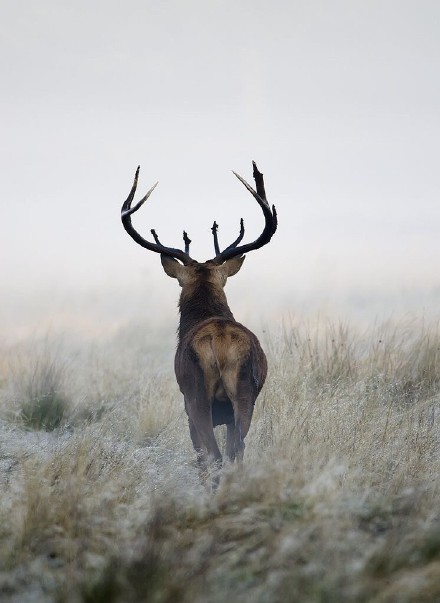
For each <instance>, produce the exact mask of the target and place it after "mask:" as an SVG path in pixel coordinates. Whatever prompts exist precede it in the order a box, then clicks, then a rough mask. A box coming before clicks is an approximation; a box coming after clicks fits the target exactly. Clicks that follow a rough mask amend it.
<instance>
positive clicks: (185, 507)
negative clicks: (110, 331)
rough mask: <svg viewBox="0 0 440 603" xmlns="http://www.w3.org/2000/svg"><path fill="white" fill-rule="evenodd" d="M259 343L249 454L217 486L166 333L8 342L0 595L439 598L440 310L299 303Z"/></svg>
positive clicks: (0, 415)
mask: <svg viewBox="0 0 440 603" xmlns="http://www.w3.org/2000/svg"><path fill="white" fill-rule="evenodd" d="M261 341H262V343H263V346H264V348H265V350H266V352H267V355H268V360H269V366H270V374H269V378H268V381H267V383H266V386H265V388H264V390H263V392H262V394H261V396H260V398H259V399H258V401H257V405H256V409H255V414H254V419H253V423H252V427H251V431H250V433H249V435H248V437H247V439H246V444H247V448H246V454H245V463H244V466H243V467H242V468H237V467H235V466H226V467H225V468H224V469H223V473H222V479H221V482H220V486H219V489H218V491H217V492H216V493H215V494H211V493H209V492H208V491H207V489H206V488H205V487H204V486H203V485H202V484H200V482H199V479H198V475H197V471H196V468H195V466H194V463H193V451H192V448H191V443H190V438H189V433H188V429H187V423H186V418H185V413H184V410H183V402H182V399H181V395H180V393H179V392H178V390H177V386H176V384H175V379H174V375H173V351H174V341H173V333H168V332H167V333H162V332H156V331H155V328H154V326H146V325H135V326H132V327H127V328H125V329H122V330H121V331H120V332H119V333H118V334H117V335H114V336H112V338H111V339H110V340H107V341H104V340H102V339H100V340H97V341H95V342H90V341H85V342H81V341H73V340H69V336H68V334H64V336H63V338H59V337H54V336H52V337H48V338H46V339H45V340H44V341H42V342H41V341H37V340H30V341H27V342H24V343H22V344H20V345H16V346H14V347H11V346H8V347H5V348H3V349H1V353H0V370H1V374H0V383H1V391H0V396H1V398H0V402H1V406H0V492H1V507H0V600H1V601H2V602H3V601H5V602H6V603H11V602H16V603H18V602H20V603H26V602H27V601H29V602H31V601H32V602H40V601H41V602H48V601H54V602H61V601H63V602H64V601H66V602H68V603H70V602H72V603H76V602H80V601H85V602H90V603H92V602H93V603H95V602H103V603H104V602H106V603H112V602H115V603H116V602H117V603H119V602H120V603H126V602H138V601H155V602H171V601H173V602H174V601H181V602H186V601H188V602H189V601H191V602H193V601H194V602H204V601H210V602H214V603H215V602H218V603H220V602H223V601H227V600H231V601H232V600H234V601H244V602H246V601H251V602H252V603H266V602H268V601H270V602H277V601H280V602H281V601H283V602H285V601H292V602H293V601H298V602H309V601H310V602H315V601H316V602H321V601H322V602H323V601H335V602H339V601H341V602H343V601H350V602H351V601H375V602H392V601H393V602H394V601H399V602H405V601H406V602H409V601H411V602H414V603H415V602H417V603H419V602H421V601H436V600H440V580H439V576H440V479H439V475H440V330H439V328H438V325H436V324H423V322H422V321H413V322H409V321H400V322H396V323H388V324H385V325H382V326H377V327H374V328H371V329H370V330H368V331H366V332H360V331H358V330H357V329H356V328H354V327H353V326H346V325H343V324H335V323H331V322H327V321H325V320H324V319H321V320H319V321H305V320H298V321H291V322H290V323H289V324H284V325H283V326H282V327H273V328H269V329H266V332H265V333H262V334H261ZM41 400H44V401H45V405H43V406H42V405H41ZM59 400H61V401H62V404H61V406H59V402H58V401H59ZM52 405H53V406H55V409H54V408H52ZM34 413H36V416H37V417H38V420H37V419H33V420H30V417H34ZM51 413H53V415H54V416H55V417H56V421H55V422H54V421H53V420H52V419H51V420H50V421H49V419H48V417H49V418H50V417H52V416H53V415H52V414H51ZM218 431H219V433H218V437H219V439H220V440H222V439H223V434H222V432H221V429H220V430H218Z"/></svg>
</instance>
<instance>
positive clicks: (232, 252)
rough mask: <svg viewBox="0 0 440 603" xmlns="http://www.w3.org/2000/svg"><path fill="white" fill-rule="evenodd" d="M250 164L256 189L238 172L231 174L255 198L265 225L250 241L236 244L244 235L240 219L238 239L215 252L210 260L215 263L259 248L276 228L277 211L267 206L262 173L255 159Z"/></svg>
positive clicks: (268, 239) (267, 240)
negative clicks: (220, 250)
mask: <svg viewBox="0 0 440 603" xmlns="http://www.w3.org/2000/svg"><path fill="white" fill-rule="evenodd" d="M252 166H253V176H254V180H255V186H256V188H257V190H256V191H255V190H254V189H253V188H252V186H251V185H250V184H248V183H247V182H246V180H245V179H244V178H242V177H241V176H240V175H239V174H237V173H236V172H233V174H234V175H235V176H236V177H237V178H238V179H239V180H240V182H241V183H242V184H243V185H244V186H245V188H247V190H248V191H249V192H250V193H251V195H252V196H253V197H254V198H255V199H256V201H257V203H258V205H259V206H260V207H261V209H262V210H263V214H264V218H265V225H264V229H263V232H262V233H261V234H260V236H259V237H258V238H257V239H256V240H255V241H253V242H252V243H247V244H245V245H240V246H239V245H238V244H239V243H240V241H241V240H242V238H243V236H244V225H243V221H241V223H240V224H241V228H240V235H239V237H238V239H237V240H236V241H234V242H233V243H232V244H231V245H229V247H227V248H226V249H225V250H224V251H222V252H220V253H217V255H216V256H215V258H214V259H213V260H212V261H213V262H214V263H216V264H222V263H223V262H225V261H226V260H229V259H231V258H233V257H235V256H237V255H242V254H244V253H247V252H248V251H253V250H254V249H259V248H260V247H263V245H266V244H267V243H269V241H270V239H271V238H272V236H273V234H274V233H275V231H276V229H277V224H278V220H277V212H276V209H275V206H274V205H273V206H272V209H271V207H270V206H269V203H268V201H267V198H266V191H265V188H264V178H263V174H262V173H261V172H260V171H259V170H258V168H257V164H256V163H255V161H253V162H252Z"/></svg>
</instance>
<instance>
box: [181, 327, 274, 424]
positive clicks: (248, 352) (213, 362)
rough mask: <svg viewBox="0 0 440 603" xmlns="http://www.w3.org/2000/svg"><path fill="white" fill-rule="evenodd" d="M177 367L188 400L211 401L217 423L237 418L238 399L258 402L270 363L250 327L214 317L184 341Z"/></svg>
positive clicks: (213, 415) (182, 388)
mask: <svg viewBox="0 0 440 603" xmlns="http://www.w3.org/2000/svg"><path fill="white" fill-rule="evenodd" d="M175 368H176V377H177V381H178V383H179V386H180V389H181V391H182V393H183V394H184V396H185V400H186V401H187V402H188V401H190V400H194V401H196V400H197V403H199V404H200V403H202V402H205V403H207V404H209V406H210V407H211V412H212V421H213V425H214V426H216V425H222V424H225V423H231V422H233V421H234V410H233V408H234V402H235V403H237V401H238V402H239V401H242V403H244V402H246V403H252V404H254V402H255V399H256V397H257V396H258V393H259V392H260V390H261V388H262V386H263V384H264V380H265V378H266V372H267V363H266V357H265V355H264V352H263V350H262V349H261V347H260V344H259V342H258V339H257V338H256V336H255V335H254V334H253V333H252V332H251V331H249V329H247V328H246V327H244V326H243V325H241V324H240V323H237V322H235V321H233V320H229V319H222V318H211V319H208V320H205V321H204V322H202V323H201V324H200V325H198V326H197V327H196V328H194V329H193V330H191V331H190V332H189V333H188V335H187V337H185V338H184V339H183V340H182V342H181V344H180V345H179V347H178V349H177V353H176V366H175Z"/></svg>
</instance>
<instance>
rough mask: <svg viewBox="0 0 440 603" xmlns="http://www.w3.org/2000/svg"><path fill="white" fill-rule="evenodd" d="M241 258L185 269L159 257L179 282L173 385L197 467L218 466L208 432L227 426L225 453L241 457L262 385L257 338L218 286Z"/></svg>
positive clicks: (264, 370) (263, 374) (262, 358)
mask: <svg viewBox="0 0 440 603" xmlns="http://www.w3.org/2000/svg"><path fill="white" fill-rule="evenodd" d="M243 260H244V257H236V258H232V259H230V260H228V261H226V262H225V263H224V264H221V265H216V264H214V263H212V262H205V263H203V264H202V263H198V262H194V263H193V264H190V265H188V266H183V265H182V264H179V263H178V262H177V261H176V260H173V259H172V258H169V257H164V256H162V264H163V267H164V270H165V272H166V273H167V274H168V275H169V276H172V277H174V278H177V279H178V280H179V284H180V285H181V287H182V293H181V296H180V301H179V308H180V324H179V331H178V333H179V341H178V346H177V351H176V357H175V372H176V378H177V382H178V384H179V387H180V390H181V392H182V393H183V396H184V399H185V409H186V412H187V414H188V421H189V429H190V434H191V439H192V442H193V446H194V449H195V450H196V453H197V458H198V460H199V463H200V464H201V465H202V466H204V465H205V464H206V463H207V462H208V460H209V459H211V460H215V461H216V462H217V463H219V464H221V462H222V455H221V453H220V450H219V448H218V445H217V442H216V439H215V436H214V430H213V428H214V427H215V426H216V425H224V424H225V425H226V426H227V440H226V454H227V456H228V458H229V459H230V460H231V461H233V460H234V459H235V458H238V459H240V460H241V459H242V458H243V451H244V438H245V437H246V434H247V433H248V430H249V427H250V423H251V418H252V413H253V409H254V404H255V400H256V398H257V396H258V394H259V392H260V390H261V388H262V387H263V384H264V381H265V378H266V373H267V362H266V357H265V355H264V352H263V350H262V349H261V346H260V343H259V341H258V339H257V337H256V336H255V335H254V334H253V333H252V332H251V331H250V330H249V329H247V328H246V327H244V326H243V325H241V324H240V323H238V322H237V321H236V320H235V319H234V316H233V314H232V312H231V310H230V308H229V306H228V303H227V300H226V296H225V293H224V291H223V287H224V286H225V284H226V280H227V278H228V277H229V276H232V275H233V274H236V273H237V272H238V270H239V269H240V268H241V265H242V263H243Z"/></svg>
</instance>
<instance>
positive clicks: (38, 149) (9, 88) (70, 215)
mask: <svg viewBox="0 0 440 603" xmlns="http://www.w3.org/2000/svg"><path fill="white" fill-rule="evenodd" d="M0 11H1V19H0V28H1V41H0V44H1V53H0V63H1V73H2V92H1V106H2V111H1V121H2V124H1V125H2V140H3V144H2V145H1V148H0V155H1V157H0V159H1V165H2V177H1V190H2V195H1V204H2V213H3V220H2V221H1V226H0V228H1V232H0V236H1V244H2V257H3V262H2V285H3V286H2V291H3V294H2V303H1V304H0V307H1V320H0V327H1V328H2V330H3V332H4V333H5V334H7V335H8V336H9V334H11V333H12V334H14V333H15V335H17V334H24V333H28V332H32V331H33V330H38V329H39V328H41V327H42V326H43V325H44V327H45V328H47V326H48V325H52V326H63V325H65V324H72V325H74V326H77V327H78V328H82V329H83V330H85V331H88V332H90V333H92V332H95V331H96V330H98V331H100V330H101V329H104V328H110V327H111V326H113V328H115V326H117V325H118V324H119V323H120V322H121V321H124V320H129V319H132V318H133V317H135V318H137V317H139V318H140V319H147V318H148V317H149V319H150V320H151V317H152V316H154V317H155V318H154V320H162V319H163V320H168V319H169V317H173V316H175V314H176V310H175V303H176V300H177V296H178V287H177V285H176V283H175V282H173V281H171V280H170V279H167V277H166V276H165V275H164V274H163V272H162V268H161V266H160V261H159V257H158V256H157V255H156V254H154V253H148V252H147V251H145V250H144V249H142V248H141V247H139V246H137V245H136V244H135V243H134V242H133V241H132V240H131V239H130V238H129V237H128V236H127V234H126V233H125V232H124V230H123V228H122V226H121V223H120V217H119V216H120V206H121V203H122V201H123V200H124V199H125V197H126V196H127V194H128V191H129V189H130V187H131V184H132V180H133V175H134V171H135V169H136V166H137V165H138V164H140V165H141V175H140V183H139V191H138V194H139V195H140V194H141V193H143V192H146V191H147V190H148V188H149V187H150V186H151V185H152V184H153V183H154V182H155V181H156V180H159V181H160V184H159V186H158V187H157V189H156V190H155V192H154V194H153V195H152V197H151V200H150V201H149V202H148V204H147V205H146V206H144V207H143V208H142V210H141V212H140V214H139V215H136V217H135V218H133V222H134V223H135V225H136V227H137V228H138V230H139V231H140V232H142V233H143V234H145V236H146V235H147V233H149V230H150V228H152V227H154V228H156V229H157V231H158V233H159V235H160V237H161V240H162V241H163V242H164V243H165V244H167V245H170V246H174V247H177V246H179V245H180V244H181V237H182V230H183V229H184V228H185V229H186V230H187V231H188V233H189V235H190V237H191V239H192V240H193V244H192V247H191V254H192V256H193V257H195V258H196V259H199V260H205V259H208V258H209V257H212V256H213V255H214V252H213V245H212V238H211V232H210V227H211V225H212V222H213V221H214V219H215V220H217V222H218V223H219V224H220V233H219V236H220V241H221V245H223V246H226V245H227V244H229V243H230V242H231V241H232V240H233V239H235V237H236V236H237V233H238V228H239V220H240V218H241V217H243V218H244V219H245V226H246V236H247V238H246V240H247V241H249V240H253V239H254V238H256V237H257V236H258V234H259V232H260V230H261V228H262V223H263V221H262V216H261V212H260V210H259V208H258V207H257V205H256V203H255V201H254V200H253V199H252V197H251V195H249V193H247V191H246V190H245V189H244V188H243V187H242V185H241V184H240V183H239V182H238V181H237V180H236V179H235V178H234V176H233V175H232V173H231V170H235V171H237V172H238V173H240V174H241V175H242V176H243V177H245V178H246V179H247V180H248V181H251V180H252V169H251V160H253V159H255V160H256V161H257V163H258V166H259V168H260V170H261V171H262V172H263V173H264V175H265V181H266V190H267V195H268V199H269V201H270V202H271V203H275V205H276V207H277V210H278V214H279V229H278V231H277V233H276V235H275V236H274V238H273V239H272V241H271V243H270V244H269V245H268V246H267V247H265V248H264V249H262V250H260V251H256V252H253V253H250V254H249V255H248V257H247V258H246V262H245V264H244V267H243V269H242V271H241V272H240V274H239V275H237V276H236V277H235V278H234V279H231V282H230V283H229V284H228V291H229V295H230V298H231V306H232V307H233V309H234V310H235V309H236V308H237V310H236V314H237V317H239V318H243V319H244V317H246V316H249V315H252V316H253V317H258V319H260V317H262V318H261V320H263V319H264V318H265V317H266V318H267V319H270V318H271V317H272V316H274V315H281V314H283V313H286V312H308V311H318V310H319V309H320V308H326V309H329V308H330V309H331V311H332V312H335V313H336V314H339V315H341V316H346V315H348V314H350V312H352V313H354V314H356V313H358V314H359V315H362V316H363V317H365V316H368V317H374V316H376V315H377V314H382V315H390V314H393V313H395V312H400V313H401V312H427V313H434V314H435V313H436V312H437V308H438V304H439V301H440V279H439V273H438V260H437V258H438V230H439V226H440V204H439V190H440V177H439V170H438V165H437V164H438V157H439V140H440V136H439V135H440V120H439V106H440V98H439V97H440V83H439V75H438V73H439V69H438V66H439V58H440V53H439V50H440V38H439V36H438V28H439V21H440V5H439V4H438V3H436V2H423V1H422V2H420V1H418V2H415V1H414V2H405V1H401V0H399V1H397V0H390V1H387V0H384V1H374V0H372V1H368V2H352V1H348V0H347V1H331V2H317V1H309V2H291V1H289V2H287V1H275V2H271V3H268V2H260V1H258V0H253V1H252V2H251V1H248V0H244V1H241V2H238V3H237V2H230V1H229V0H226V1H222V2H217V1H211V2H202V1H198V0H188V1H187V2H178V1H176V0H171V1H169V2H162V3H158V2H152V1H143V2H141V1H135V0H128V1H127V2H124V3H122V2H116V1H114V0H111V1H106V2H103V1H97V2H93V3H89V2H84V1H79V2H75V3H66V2H61V3H60V2H54V1H48V0H41V1H40V2H39V3H29V2H24V1H20V0H18V1H16V0H14V1H12V0H6V1H4V2H3V3H2V7H1V9H0ZM239 314H240V316H239ZM255 320H257V318H255ZM99 325H101V326H99Z"/></svg>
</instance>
